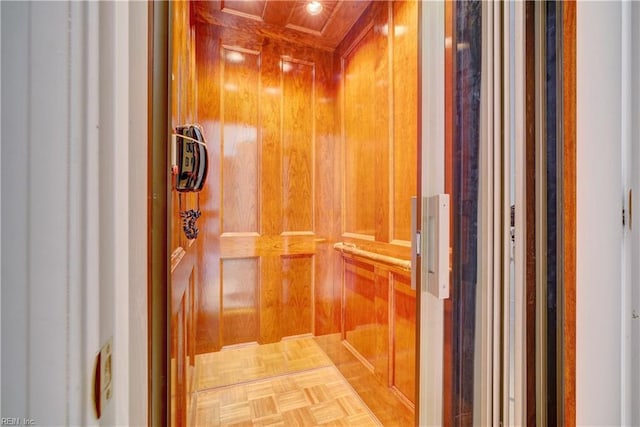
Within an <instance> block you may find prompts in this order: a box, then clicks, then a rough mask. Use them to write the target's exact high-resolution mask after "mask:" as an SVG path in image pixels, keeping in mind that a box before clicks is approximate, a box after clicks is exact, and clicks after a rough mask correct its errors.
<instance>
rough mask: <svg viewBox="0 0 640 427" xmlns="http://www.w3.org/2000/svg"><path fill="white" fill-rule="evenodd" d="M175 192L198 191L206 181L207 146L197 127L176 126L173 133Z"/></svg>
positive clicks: (200, 130)
mask: <svg viewBox="0 0 640 427" xmlns="http://www.w3.org/2000/svg"><path fill="white" fill-rule="evenodd" d="M174 136H175V151H174V152H175V159H174V162H173V164H174V165H175V166H176V169H177V173H176V190H177V191H180V192H192V191H200V190H202V187H203V186H204V183H205V181H206V179H207V171H208V156H207V144H206V141H205V140H204V134H203V132H202V129H201V128H200V126H198V125H185V126H178V127H177V128H176V131H175V134H174Z"/></svg>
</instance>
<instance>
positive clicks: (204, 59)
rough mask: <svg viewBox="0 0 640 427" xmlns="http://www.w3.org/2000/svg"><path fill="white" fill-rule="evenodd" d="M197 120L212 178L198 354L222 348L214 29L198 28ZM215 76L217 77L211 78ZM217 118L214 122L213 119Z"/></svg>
mask: <svg viewBox="0 0 640 427" xmlns="http://www.w3.org/2000/svg"><path fill="white" fill-rule="evenodd" d="M195 36H196V37H195V39H196V52H197V62H196V63H197V72H196V76H197V89H198V94H197V116H198V122H199V123H200V125H201V126H202V128H203V131H204V135H205V137H206V138H207V142H208V155H209V166H210V167H209V176H208V178H207V183H206V185H205V187H204V189H203V190H202V191H201V192H200V209H201V210H202V217H201V218H200V219H199V220H198V227H199V228H200V237H199V238H198V240H199V241H201V244H202V247H203V255H202V256H203V260H202V261H201V262H200V272H201V275H202V280H201V282H200V283H199V284H198V286H197V287H196V294H197V302H198V321H197V340H196V352H197V353H198V354H200V353H206V352H211V351H214V350H217V349H219V348H220V303H221V299H220V263H219V262H218V258H217V256H218V254H219V253H220V226H221V223H220V206H221V205H220V192H221V189H222V188H221V185H220V181H221V171H220V167H219V165H221V164H222V154H221V148H222V147H221V144H220V135H221V127H220V119H219V118H220V83H221V79H220V78H219V77H215V76H220V69H221V64H220V60H219V58H220V45H219V43H218V39H217V38H216V34H215V29H214V28H213V27H210V26H207V27H203V26H202V25H197V26H196V29H195ZM212 76H214V77H213V78H212ZM214 118H215V119H214Z"/></svg>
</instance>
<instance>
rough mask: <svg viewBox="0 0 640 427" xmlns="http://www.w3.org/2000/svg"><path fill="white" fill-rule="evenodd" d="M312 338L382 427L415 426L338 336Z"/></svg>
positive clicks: (403, 407) (409, 411) (410, 412)
mask: <svg viewBox="0 0 640 427" xmlns="http://www.w3.org/2000/svg"><path fill="white" fill-rule="evenodd" d="M313 339H314V340H315V342H316V343H317V344H318V345H319V346H320V348H321V349H322V350H323V351H324V352H325V354H327V355H328V356H329V358H330V359H331V361H332V362H333V364H334V365H335V366H336V367H337V368H338V370H339V371H340V373H341V374H342V375H343V376H344V377H345V378H346V380H347V381H348V382H349V384H350V385H351V387H353V389H354V390H355V391H356V392H357V393H358V395H359V396H360V398H361V399H362V400H363V401H364V403H365V404H366V405H367V406H368V407H369V409H371V411H372V412H373V413H374V414H375V416H376V417H377V418H378V420H379V421H380V422H381V423H382V424H383V425H384V426H385V427H406V426H413V425H415V416H414V411H413V410H412V409H409V408H408V407H407V406H406V405H405V404H404V403H402V401H401V400H400V399H399V398H398V396H396V394H395V393H394V392H393V391H392V390H391V389H390V388H389V387H387V386H385V385H384V384H382V383H380V381H378V380H377V379H376V378H375V377H374V375H373V374H372V373H371V371H369V370H368V369H367V368H366V367H365V366H364V365H363V364H362V363H361V362H360V361H359V360H358V359H356V357H355V356H354V355H353V354H352V353H351V352H350V351H349V350H347V348H346V347H345V346H344V345H342V342H341V340H340V334H331V335H322V336H317V337H314V338H313Z"/></svg>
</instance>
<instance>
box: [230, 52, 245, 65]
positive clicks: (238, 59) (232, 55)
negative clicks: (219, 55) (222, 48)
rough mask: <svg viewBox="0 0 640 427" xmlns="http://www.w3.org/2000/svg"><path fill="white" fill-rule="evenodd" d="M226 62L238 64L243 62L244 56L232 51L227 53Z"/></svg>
mask: <svg viewBox="0 0 640 427" xmlns="http://www.w3.org/2000/svg"><path fill="white" fill-rule="evenodd" d="M227 61H229V62H233V63H234V64H239V63H241V62H244V55H243V54H242V53H240V52H238V51H237V50H232V51H230V52H229V53H227Z"/></svg>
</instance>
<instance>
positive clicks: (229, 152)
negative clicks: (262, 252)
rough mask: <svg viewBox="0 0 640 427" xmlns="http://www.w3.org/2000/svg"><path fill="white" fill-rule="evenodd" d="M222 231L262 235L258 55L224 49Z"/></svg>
mask: <svg viewBox="0 0 640 427" xmlns="http://www.w3.org/2000/svg"><path fill="white" fill-rule="evenodd" d="M220 52H221V62H222V72H221V78H222V84H221V110H222V111H221V116H222V117H221V125H222V137H221V144H222V149H221V152H222V165H221V170H222V232H223V233H224V232H255V233H258V232H259V230H260V225H259V218H260V206H259V191H260V190H259V185H260V183H259V175H258V173H259V170H260V169H259V165H260V132H259V129H260V122H259V120H260V116H259V94H260V53H259V52H252V51H248V50H244V49H237V48H230V47H226V46H223V47H222V49H221V50H220Z"/></svg>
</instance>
